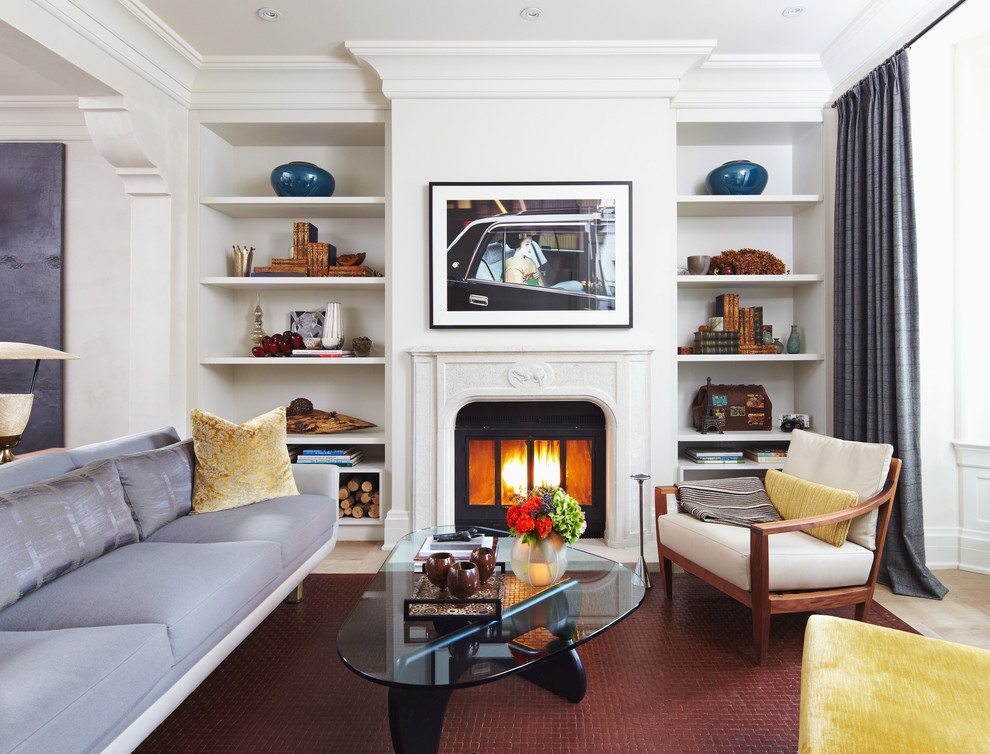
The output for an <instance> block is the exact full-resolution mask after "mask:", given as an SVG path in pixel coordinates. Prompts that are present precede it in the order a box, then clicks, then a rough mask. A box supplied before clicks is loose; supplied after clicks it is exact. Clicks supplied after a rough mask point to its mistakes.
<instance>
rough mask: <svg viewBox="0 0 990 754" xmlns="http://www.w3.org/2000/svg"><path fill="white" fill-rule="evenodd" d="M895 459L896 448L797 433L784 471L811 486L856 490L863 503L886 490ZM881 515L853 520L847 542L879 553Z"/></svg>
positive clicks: (788, 452) (792, 434)
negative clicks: (883, 489)
mask: <svg viewBox="0 0 990 754" xmlns="http://www.w3.org/2000/svg"><path fill="white" fill-rule="evenodd" d="M893 455H894V448H893V446H892V445H885V444H881V443H872V442H854V441H852V440H837V439H836V438H834V437H827V436H826V435H816V434H814V433H813V432H805V431H803V430H800V429H796V430H794V431H793V432H792V433H791V442H790V445H789V446H788V448H787V459H786V460H785V461H784V468H783V471H784V473H786V474H791V475H792V476H796V477H800V478H801V479H806V480H808V481H809V482H818V483H819V484H827V485H829V486H830V487H837V488H839V489H840V490H853V491H854V492H855V493H856V495H857V496H858V498H859V502H863V501H864V500H868V499H869V498H871V497H873V496H874V495H875V494H877V493H878V492H879V491H880V490H881V489H882V488H883V485H884V482H886V481H887V472H888V471H889V469H890V459H891V458H892V457H893ZM878 513H879V511H875V510H874V511H870V512H869V513H867V514H866V515H864V516H860V517H859V518H856V519H853V522H852V523H851V524H850V525H849V533H848V534H847V535H846V539H849V540H851V541H853V542H855V543H856V544H858V545H862V546H863V547H867V548H869V549H871V550H875V549H876V547H877V544H876V534H877V515H878Z"/></svg>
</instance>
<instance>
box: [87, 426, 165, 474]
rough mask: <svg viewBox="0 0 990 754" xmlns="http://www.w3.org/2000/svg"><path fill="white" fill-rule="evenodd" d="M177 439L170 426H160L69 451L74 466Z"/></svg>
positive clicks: (138, 451)
mask: <svg viewBox="0 0 990 754" xmlns="http://www.w3.org/2000/svg"><path fill="white" fill-rule="evenodd" d="M178 441H179V435H178V434H177V433H176V431H175V429H174V428H172V427H162V428H161V429H154V430H151V431H148V432H136V433H135V434H133V435H127V436H125V437H115V438H114V439H112V440H106V441H104V442H94V443H91V444H89V445H80V446H79V447H78V448H73V449H72V450H70V451H69V455H70V456H72V460H73V462H74V463H75V465H76V467H79V466H85V465H86V464H87V463H92V462H93V461H99V460H102V459H104V458H112V457H113V456H122V455H124V454H126V453H140V452H141V451H142V450H154V449H155V448H163V447H165V446H166V445H171V444H172V443H176V442H178Z"/></svg>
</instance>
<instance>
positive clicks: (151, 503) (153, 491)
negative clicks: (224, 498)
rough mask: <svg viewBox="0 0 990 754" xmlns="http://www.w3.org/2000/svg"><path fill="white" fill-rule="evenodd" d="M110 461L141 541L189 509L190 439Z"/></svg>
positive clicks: (190, 491) (192, 456)
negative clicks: (115, 465) (115, 468)
mask: <svg viewBox="0 0 990 754" xmlns="http://www.w3.org/2000/svg"><path fill="white" fill-rule="evenodd" d="M113 460H114V462H115V463H116V464H117V473H118V474H120V484H121V486H122V487H123V488H124V497H125V498H126V499H127V504H128V505H129V506H131V510H132V511H133V512H134V518H135V520H136V521H137V525H138V532H139V533H140V536H141V539H144V538H146V537H148V536H150V535H151V534H153V533H154V532H155V531H157V530H158V529H160V528H161V527H163V526H165V524H167V523H169V522H170V521H174V520H175V519H177V518H179V517H180V516H184V515H186V514H187V513H189V511H190V510H191V509H192V486H193V468H194V467H195V463H196V456H195V454H194V453H193V441H192V439H189V440H185V441H183V442H178V443H175V444H174V445H168V446H166V447H164V448H157V449H156V450H145V451H143V452H141V453H131V454H129V455H126V456H117V457H116V458H114V459H113Z"/></svg>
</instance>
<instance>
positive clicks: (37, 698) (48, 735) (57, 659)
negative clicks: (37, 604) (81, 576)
mask: <svg viewBox="0 0 990 754" xmlns="http://www.w3.org/2000/svg"><path fill="white" fill-rule="evenodd" d="M171 664H172V650H171V648H170V647H169V643H168V632H167V631H166V629H165V626H163V625H155V624H139V625H126V626H105V627H101V628H69V629H64V630H57V631H0V710H3V714H2V715H0V747H2V748H3V750H4V751H8V750H16V751H25V752H28V751H37V752H52V751H67V750H69V749H71V748H78V749H80V750H81V749H82V748H83V747H84V746H85V742H88V741H97V740H100V739H101V738H103V737H104V736H105V735H106V734H107V733H108V732H109V731H110V730H111V729H112V728H113V727H114V726H115V725H116V724H117V722H118V721H119V720H120V718H122V717H125V716H126V715H127V714H128V713H129V712H130V711H131V709H132V708H133V707H134V704H135V702H137V701H138V700H140V699H141V698H142V697H143V696H144V695H145V694H147V693H148V692H149V691H150V690H151V689H152V688H153V687H154V686H155V684H156V683H157V682H158V680H159V679H160V678H161V677H162V676H163V675H165V673H167V672H168V669H169V667H170V666H171ZM69 742H78V743H75V744H74V745H72V746H70V744H69Z"/></svg>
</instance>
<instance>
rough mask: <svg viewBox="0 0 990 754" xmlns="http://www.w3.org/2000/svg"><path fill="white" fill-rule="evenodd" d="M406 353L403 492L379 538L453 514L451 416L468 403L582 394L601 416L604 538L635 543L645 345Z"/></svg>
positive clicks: (643, 448)
mask: <svg viewBox="0 0 990 754" xmlns="http://www.w3.org/2000/svg"><path fill="white" fill-rule="evenodd" d="M409 353H410V355H411V357H412V381H413V384H412V388H413V389H412V395H413V406H412V438H411V447H412V458H411V463H412V489H411V492H412V494H411V495H410V502H408V503H406V505H408V508H400V507H398V506H399V504H400V503H399V502H398V501H396V503H395V504H394V505H393V507H392V509H391V510H390V511H389V513H388V515H387V516H386V519H385V545H386V547H390V546H391V545H393V544H394V543H395V541H396V540H397V539H398V538H399V537H401V536H402V535H403V534H406V533H408V532H409V531H411V530H414V529H420V528H423V527H426V526H434V525H444V524H452V523H453V522H454V502H453V489H454V424H455V421H456V419H457V413H458V411H460V409H461V408H462V407H463V406H465V405H467V404H468V403H472V402H475V401H518V400H540V401H552V400H568V401H573V400H579V401H581V400H583V401H590V402H592V403H595V404H596V405H598V406H599V407H601V409H602V411H603V413H604V414H605V420H606V436H607V440H606V442H607V447H606V466H607V468H606V519H605V540H606V542H607V543H608V544H609V545H610V546H613V547H625V546H628V545H630V544H633V543H634V542H637V541H638V536H639V535H638V531H639V530H638V526H639V514H638V511H637V509H636V506H637V505H638V503H639V500H638V497H637V496H636V494H635V491H634V489H633V485H632V484H631V483H628V482H629V477H630V476H631V475H632V474H636V473H649V472H650V458H651V452H650V451H651V442H650V384H651V382H650V357H651V353H652V349H650V348H623V349H607V350H606V349H596V350H593V351H587V350H584V351H581V350H576V349H573V348H561V349H552V348H550V349H548V348H533V349H517V350H513V351H505V350H490V349H473V348H461V349H440V348H415V349H410V351H409Z"/></svg>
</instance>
